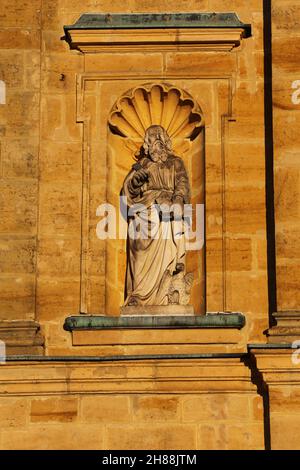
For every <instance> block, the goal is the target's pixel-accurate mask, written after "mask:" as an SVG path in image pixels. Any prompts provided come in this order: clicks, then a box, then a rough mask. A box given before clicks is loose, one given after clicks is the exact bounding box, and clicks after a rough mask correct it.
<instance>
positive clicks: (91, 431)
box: [1, 422, 103, 450]
mask: <svg viewBox="0 0 300 470" xmlns="http://www.w3.org/2000/svg"><path fill="white" fill-rule="evenodd" d="M102 439H103V429H102V427H101V426H99V425H96V426H95V425H88V424H87V425H80V424H79V425H76V424H74V423H72V422H71V423H59V424H56V423H52V424H51V426H49V425H41V424H38V423H34V424H32V425H31V426H28V427H26V428H21V429H19V430H18V431H17V430H16V431H12V430H10V431H6V432H2V440H1V447H2V449H5V450H22V449H24V450H92V449H94V450H95V449H97V450H99V449H102V448H103V445H102V442H103V440H102Z"/></svg>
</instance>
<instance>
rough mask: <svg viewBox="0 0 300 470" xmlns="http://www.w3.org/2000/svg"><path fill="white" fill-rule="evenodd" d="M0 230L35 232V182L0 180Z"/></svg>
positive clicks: (2, 231)
mask: <svg viewBox="0 0 300 470" xmlns="http://www.w3.org/2000/svg"><path fill="white" fill-rule="evenodd" d="M0 209H1V211H0V212H1V225H0V232H1V233H2V234H5V233H12V232H13V233H16V234H17V233H22V234H24V233H26V234H32V235H34V234H35V231H36V217H37V214H36V212H37V183H36V182H35V181H30V182H29V181H27V182H24V181H16V180H7V181H5V180H2V181H1V182H0Z"/></svg>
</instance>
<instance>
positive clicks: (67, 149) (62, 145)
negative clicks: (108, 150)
mask: <svg viewBox="0 0 300 470" xmlns="http://www.w3.org/2000/svg"><path fill="white" fill-rule="evenodd" d="M81 166H82V148H81V145H80V144H78V143H75V142H54V141H52V140H43V141H42V142H41V149H40V156H39V167H40V179H41V180H42V181H49V182H54V183H55V182H58V181H68V182H70V181H77V182H78V185H79V186H80V183H81V179H82V167H81Z"/></svg>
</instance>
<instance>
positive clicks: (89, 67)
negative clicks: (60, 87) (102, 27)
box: [85, 53, 163, 88]
mask: <svg viewBox="0 0 300 470" xmlns="http://www.w3.org/2000/svg"><path fill="white" fill-rule="evenodd" d="M162 67H163V57H162V54H160V53H155V54H151V53H149V54H141V53H127V54H126V53H125V54H118V53H113V54H108V53H101V54H87V55H86V58H85V70H86V72H97V73H99V74H101V73H104V74H106V75H107V74H110V73H111V74H122V72H124V71H127V72H128V71H130V72H131V73H132V75H134V74H136V73H137V74H139V73H140V74H144V73H147V72H154V71H157V72H162ZM128 88H130V86H129V87H128Z"/></svg>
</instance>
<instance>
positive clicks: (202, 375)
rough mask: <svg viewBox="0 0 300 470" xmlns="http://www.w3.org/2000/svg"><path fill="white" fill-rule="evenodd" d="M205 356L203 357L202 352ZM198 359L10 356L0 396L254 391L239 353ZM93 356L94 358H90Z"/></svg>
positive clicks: (249, 374) (2, 369)
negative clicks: (234, 355)
mask: <svg viewBox="0 0 300 470" xmlns="http://www.w3.org/2000/svg"><path fill="white" fill-rule="evenodd" d="M202 356H203V357H202ZM208 356H209V355H199V357H198V358H186V359H183V358H181V359H180V358H176V356H174V358H173V359H172V358H170V357H166V358H165V359H162V358H160V359H159V358H156V359H154V358H153V359H146V358H141V359H140V360H139V361H137V360H134V359H129V358H126V360H125V358H123V360H122V361H120V360H116V361H115V360H114V358H107V360H106V361H103V360H100V358H98V361H97V358H90V359H89V358H87V357H85V358H82V359H83V360H80V358H78V359H77V360H76V358H74V357H72V358H70V361H67V360H66V358H61V360H58V358H51V359H52V360H50V358H48V360H46V358H43V360H34V359H33V358H31V360H30V361H26V360H25V358H24V357H23V360H22V358H19V359H18V360H12V359H10V361H9V362H7V363H6V364H3V365H1V366H0V367H1V383H0V395H5V396H7V395H52V394H57V393H71V394H86V393H97V394H101V393H176V394H186V393H190V394H193V393H201V392H208V391H209V392H215V393H224V390H226V391H227V392H247V393H249V392H253V393H256V387H255V385H254V384H253V383H252V382H251V373H250V370H249V369H248V368H247V367H245V365H244V364H243V362H242V361H241V358H240V357H231V355H230V354H228V355H221V357H217V356H218V355H215V356H213V355H210V356H211V357H208ZM92 359H93V360H92Z"/></svg>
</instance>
